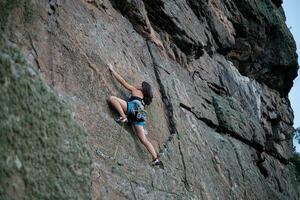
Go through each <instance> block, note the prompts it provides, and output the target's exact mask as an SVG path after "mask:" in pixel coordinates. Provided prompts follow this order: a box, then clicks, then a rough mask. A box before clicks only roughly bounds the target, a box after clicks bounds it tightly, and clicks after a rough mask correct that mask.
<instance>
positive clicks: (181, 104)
mask: <svg viewBox="0 0 300 200" xmlns="http://www.w3.org/2000/svg"><path fill="white" fill-rule="evenodd" d="M179 106H180V107H182V108H184V109H185V110H187V111H189V112H191V113H192V114H193V115H194V116H195V117H196V118H197V119H199V120H201V121H203V122H204V123H205V124H207V126H209V127H211V128H213V129H215V128H217V125H216V124H215V123H213V121H211V120H210V119H207V118H205V117H200V116H199V115H198V114H197V113H196V112H195V111H194V108H193V107H190V106H187V105H185V104H183V103H180V104H179Z"/></svg>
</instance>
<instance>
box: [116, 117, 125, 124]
mask: <svg viewBox="0 0 300 200" xmlns="http://www.w3.org/2000/svg"><path fill="white" fill-rule="evenodd" d="M115 121H116V122H117V123H126V122H128V119H127V117H119V118H118V119H115Z"/></svg>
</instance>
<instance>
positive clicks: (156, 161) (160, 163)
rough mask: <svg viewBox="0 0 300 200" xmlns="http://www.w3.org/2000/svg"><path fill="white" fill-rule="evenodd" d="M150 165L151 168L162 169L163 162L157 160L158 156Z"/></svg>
mask: <svg viewBox="0 0 300 200" xmlns="http://www.w3.org/2000/svg"><path fill="white" fill-rule="evenodd" d="M151 165H152V166H153V167H155V166H159V167H160V168H162V169H164V164H163V162H162V161H161V160H160V159H159V156H158V157H157V158H155V159H153V160H152V162H151Z"/></svg>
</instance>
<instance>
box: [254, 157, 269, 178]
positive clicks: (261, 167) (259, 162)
mask: <svg viewBox="0 0 300 200" xmlns="http://www.w3.org/2000/svg"><path fill="white" fill-rule="evenodd" d="M262 153H263V152H257V157H258V159H257V160H256V161H255V165H256V166H257V168H258V169H259V171H260V173H261V174H262V175H263V176H264V177H265V178H268V177H269V171H268V170H267V169H266V167H265V166H264V165H263V163H264V162H265V158H263V157H262Z"/></svg>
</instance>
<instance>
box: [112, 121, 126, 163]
mask: <svg viewBox="0 0 300 200" xmlns="http://www.w3.org/2000/svg"><path fill="white" fill-rule="evenodd" d="M124 124H125V123H122V125H121V128H120V133H119V136H118V138H117V145H116V150H115V152H114V156H113V160H115V159H116V156H117V153H118V150H119V144H120V140H121V136H122V131H123V128H124Z"/></svg>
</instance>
